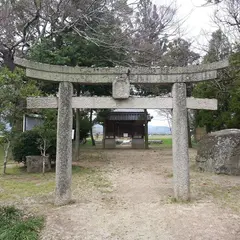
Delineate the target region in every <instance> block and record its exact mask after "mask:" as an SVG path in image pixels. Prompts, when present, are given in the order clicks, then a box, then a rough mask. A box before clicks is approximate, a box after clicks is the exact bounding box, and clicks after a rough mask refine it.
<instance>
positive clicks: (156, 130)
mask: <svg viewBox="0 0 240 240" xmlns="http://www.w3.org/2000/svg"><path fill="white" fill-rule="evenodd" d="M96 133H100V134H102V133H103V126H102V125H100V124H96V125H94V126H93V134H96ZM148 134H171V131H170V128H169V127H164V126H152V125H149V126H148Z"/></svg>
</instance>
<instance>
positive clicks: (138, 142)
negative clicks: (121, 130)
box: [132, 138, 145, 149]
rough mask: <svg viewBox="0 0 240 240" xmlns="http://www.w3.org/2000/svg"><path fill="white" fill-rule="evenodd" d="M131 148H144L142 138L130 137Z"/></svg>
mask: <svg viewBox="0 0 240 240" xmlns="http://www.w3.org/2000/svg"><path fill="white" fill-rule="evenodd" d="M132 148H134V149H143V148H145V145H144V139H136V138H133V139H132Z"/></svg>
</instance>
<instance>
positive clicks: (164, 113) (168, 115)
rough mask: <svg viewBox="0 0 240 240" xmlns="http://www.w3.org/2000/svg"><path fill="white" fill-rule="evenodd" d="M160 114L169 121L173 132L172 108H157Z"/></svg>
mask: <svg viewBox="0 0 240 240" xmlns="http://www.w3.org/2000/svg"><path fill="white" fill-rule="evenodd" d="M157 113H158V116H160V117H161V118H163V119H164V120H165V121H167V123H168V127H169V129H170V132H171V133H172V116H173V115H172V109H161V110H157Z"/></svg>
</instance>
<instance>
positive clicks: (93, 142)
mask: <svg viewBox="0 0 240 240" xmlns="http://www.w3.org/2000/svg"><path fill="white" fill-rule="evenodd" d="M92 115H93V110H92V109H91V110H90V125H91V129H90V135H91V141H92V146H96V143H95V140H94V137H93V130H92V127H93V124H92V123H93V120H92Z"/></svg>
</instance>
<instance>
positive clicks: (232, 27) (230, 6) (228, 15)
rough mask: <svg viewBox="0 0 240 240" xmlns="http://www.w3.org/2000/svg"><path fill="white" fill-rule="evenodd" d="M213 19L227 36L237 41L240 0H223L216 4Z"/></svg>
mask: <svg viewBox="0 0 240 240" xmlns="http://www.w3.org/2000/svg"><path fill="white" fill-rule="evenodd" d="M214 20H215V22H216V23H217V24H218V25H219V26H221V28H222V30H223V31H224V32H225V33H227V34H228V36H230V37H231V38H232V39H233V40H236V41H238V40H239V37H240V1H239V0H223V1H222V2H221V3H220V4H219V5H217V10H216V11H215V14H214Z"/></svg>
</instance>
